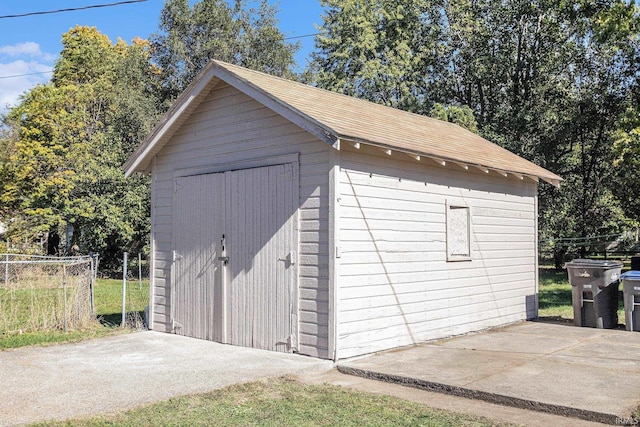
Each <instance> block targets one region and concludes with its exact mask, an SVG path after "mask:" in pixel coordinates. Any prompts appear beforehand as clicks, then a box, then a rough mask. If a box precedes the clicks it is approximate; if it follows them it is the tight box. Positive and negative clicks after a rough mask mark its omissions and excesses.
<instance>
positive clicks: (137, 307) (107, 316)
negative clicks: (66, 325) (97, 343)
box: [0, 279, 149, 350]
mask: <svg viewBox="0 0 640 427" xmlns="http://www.w3.org/2000/svg"><path fill="white" fill-rule="evenodd" d="M148 299H149V283H148V282H143V283H142V286H141V287H140V286H139V284H138V282H129V283H128V284H127V312H132V313H135V314H136V316H135V317H139V316H141V314H140V313H141V312H142V311H143V310H144V308H145V307H146V306H147V304H148ZM94 301H95V312H96V316H97V320H96V322H95V323H94V324H92V325H91V326H89V327H87V328H84V329H82V330H70V331H67V332H64V331H62V330H56V329H53V330H38V331H26V332H13V333H6V332H2V331H0V350H4V349H9V348H17V347H24V346H28V345H49V344H58V343H64V342H77V341H82V340H85V339H91V338H101V337H105V336H108V335H116V334H122V333H127V332H130V331H131V330H132V329H131V328H121V327H120V324H121V321H122V280H111V279H98V280H97V282H96V286H95V290H94Z"/></svg>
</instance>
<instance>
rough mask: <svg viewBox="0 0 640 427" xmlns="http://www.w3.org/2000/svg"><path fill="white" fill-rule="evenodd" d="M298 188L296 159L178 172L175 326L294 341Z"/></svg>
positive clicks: (221, 336)
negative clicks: (232, 168)
mask: <svg viewBox="0 0 640 427" xmlns="http://www.w3.org/2000/svg"><path fill="white" fill-rule="evenodd" d="M297 194H298V176H297V169H296V168H294V165H292V164H282V165H275V166H267V167H261V168H253V169H243V170H236V171H229V172H223V173H214V174H206V175H196V176H188V177H183V178H177V179H176V182H175V194H174V217H173V228H172V231H173V242H174V248H173V249H174V252H173V254H174V255H173V268H172V295H171V298H172V299H171V307H172V317H173V324H174V331H175V332H176V333H177V334H181V335H185V336H190V337H194V338H201V339H207V340H212V341H217V342H222V343H229V344H233V345H239V346H245V347H253V348H261V349H266V350H276V351H284V352H290V351H294V350H295V349H296V347H297V329H298V328H297V326H298V325H297V318H298V316H297V309H298V304H297V302H298V301H297V265H296V264H297V262H296V251H297V246H298V235H297V229H298V227H297V207H298V197H297Z"/></svg>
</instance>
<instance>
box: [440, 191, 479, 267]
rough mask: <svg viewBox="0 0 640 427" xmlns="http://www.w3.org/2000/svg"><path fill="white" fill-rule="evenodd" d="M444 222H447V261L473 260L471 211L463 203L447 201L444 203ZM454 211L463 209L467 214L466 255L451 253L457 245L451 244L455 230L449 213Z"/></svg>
mask: <svg viewBox="0 0 640 427" xmlns="http://www.w3.org/2000/svg"><path fill="white" fill-rule="evenodd" d="M446 209H447V212H446V221H447V261H471V260H472V259H473V249H472V247H473V241H472V239H473V230H472V229H471V226H472V222H473V221H471V215H472V210H471V207H470V206H469V205H468V204H467V203H464V202H458V201H449V200H447V203H446ZM454 209H464V210H465V211H466V213H467V224H466V225H467V227H466V228H467V229H466V232H467V236H466V237H467V238H466V246H467V247H466V249H467V254H457V253H453V251H454V250H455V247H456V246H457V245H454V243H453V238H454V236H455V233H456V230H455V229H454V224H453V222H454V221H453V218H452V215H451V211H452V210H454Z"/></svg>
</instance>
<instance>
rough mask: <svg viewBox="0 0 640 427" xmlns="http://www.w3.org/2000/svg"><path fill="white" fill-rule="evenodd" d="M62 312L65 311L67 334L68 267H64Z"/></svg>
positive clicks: (64, 325) (64, 326) (65, 329)
mask: <svg viewBox="0 0 640 427" xmlns="http://www.w3.org/2000/svg"><path fill="white" fill-rule="evenodd" d="M62 300H63V302H62V310H63V316H62V317H63V320H62V322H63V329H64V331H65V332H67V266H66V265H62Z"/></svg>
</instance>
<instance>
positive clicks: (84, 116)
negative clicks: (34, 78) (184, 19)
mask: <svg viewBox="0 0 640 427" xmlns="http://www.w3.org/2000/svg"><path fill="white" fill-rule="evenodd" d="M158 88H159V79H158V70H157V68H155V67H154V66H152V65H151V63H150V49H149V43H148V42H146V41H143V40H140V39H136V40H134V41H133V42H132V44H130V45H128V44H127V43H125V42H123V41H121V40H119V41H118V42H117V43H115V44H112V43H111V42H110V41H109V39H108V38H107V37H105V36H104V35H102V34H101V33H100V32H99V31H98V30H97V29H95V28H89V27H80V26H78V27H75V28H73V29H71V30H70V31H69V32H68V33H65V34H64V35H63V50H62V52H61V55H60V58H59V60H58V61H57V63H56V65H55V68H54V73H53V78H52V83H50V84H47V85H41V86H37V87H35V88H33V89H31V90H30V91H28V92H27V93H26V94H25V95H24V96H23V97H22V99H21V102H20V104H19V105H18V106H17V107H15V108H14V109H12V110H11V111H10V112H9V114H8V116H7V118H6V120H5V130H6V133H7V137H5V138H3V140H2V141H3V143H4V144H6V146H7V148H8V150H7V151H8V154H7V155H6V157H5V158H4V159H0V174H2V178H3V179H2V183H1V184H0V200H1V201H2V212H1V214H2V216H1V218H3V219H11V220H12V227H11V230H10V233H11V235H12V236H15V237H18V236H19V237H20V238H21V240H25V239H27V240H29V239H32V240H33V239H38V238H39V237H45V238H48V240H49V242H50V246H52V247H51V248H50V251H53V249H54V248H53V246H56V242H57V241H58V240H59V239H60V236H61V235H63V233H64V232H66V229H67V227H68V226H71V227H72V229H73V236H72V238H71V241H70V242H67V243H68V248H69V247H74V248H77V249H78V250H80V251H82V252H85V253H86V252H89V251H95V252H99V253H101V254H102V255H103V256H106V260H107V261H109V260H112V259H113V258H114V257H115V256H116V254H117V253H118V252H121V251H122V250H136V249H141V247H142V246H143V245H144V244H145V242H146V241H147V233H148V230H149V225H148V212H149V194H148V192H149V189H148V178H146V177H144V176H137V177H135V178H133V179H130V180H125V179H124V174H123V172H122V170H121V169H120V168H121V165H122V164H123V162H124V161H125V160H126V158H127V157H128V156H129V154H131V153H132V151H133V150H134V149H135V147H136V146H137V144H138V143H139V142H140V141H141V140H142V138H143V137H144V136H145V135H146V134H148V132H149V131H150V130H151V127H152V124H153V122H154V120H155V118H156V117H157V116H158V110H159V105H160V101H159V100H158V98H157V95H158ZM52 242H53V243H52Z"/></svg>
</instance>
